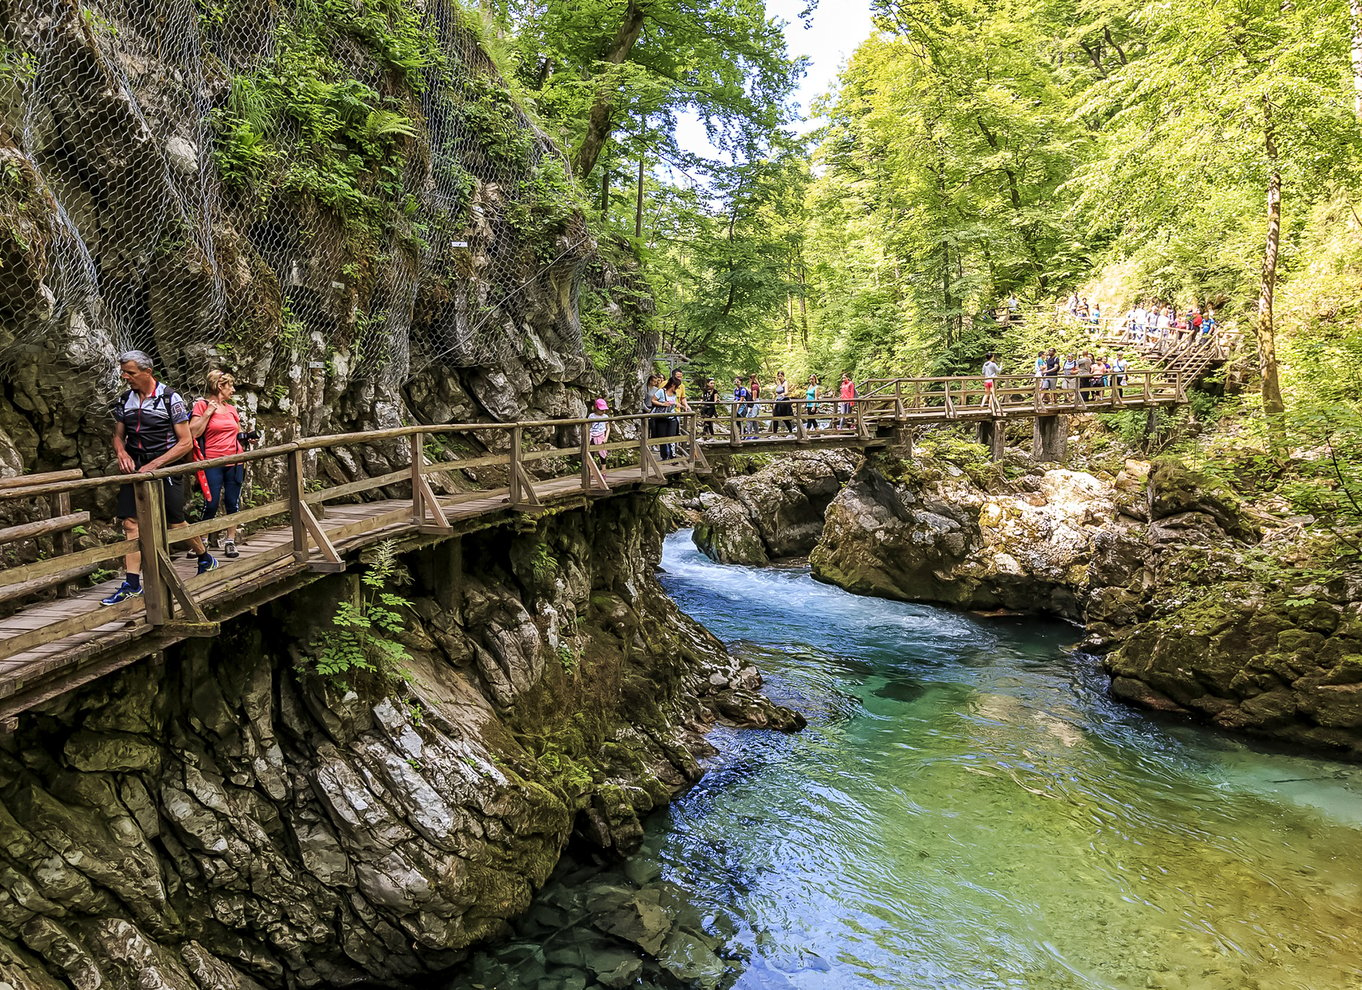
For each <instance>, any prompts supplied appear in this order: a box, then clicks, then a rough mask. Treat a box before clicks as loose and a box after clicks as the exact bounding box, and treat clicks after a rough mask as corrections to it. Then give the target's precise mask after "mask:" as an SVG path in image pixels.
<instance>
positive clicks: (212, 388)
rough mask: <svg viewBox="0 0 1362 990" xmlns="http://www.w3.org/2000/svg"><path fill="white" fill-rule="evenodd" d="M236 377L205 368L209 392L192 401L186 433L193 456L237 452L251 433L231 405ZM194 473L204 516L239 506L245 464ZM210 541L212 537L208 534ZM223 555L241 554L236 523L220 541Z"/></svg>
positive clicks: (214, 455)
mask: <svg viewBox="0 0 1362 990" xmlns="http://www.w3.org/2000/svg"><path fill="white" fill-rule="evenodd" d="M235 392H236V379H235V378H233V377H232V376H231V375H229V374H227V372H225V371H210V372H208V394H207V396H206V397H204V398H202V399H199V400H198V401H197V402H195V403H194V408H193V410H191V412H190V419H189V434H190V436H192V437H193V438H194V455H195V460H204V461H209V460H212V459H213V458H215V457H227V456H228V455H230V454H240V453H243V452H244V451H245V449H246V444H247V443H248V442H249V439H250V435H249V434H247V433H245V432H244V431H243V430H242V429H241V414H240V413H238V412H237V408H236V406H234V405H232V395H233V393H235ZM195 477H196V478H197V479H198V481H199V487H200V488H201V489H202V491H203V518H204V519H212V518H214V517H215V516H216V515H217V514H218V508H219V507H223V508H225V509H226V513H227V515H232V514H233V513H235V512H236V511H237V509H238V508H239V507H240V501H241V487H242V485H243V484H244V483H245V481H246V465H245V464H228V465H224V466H222V467H210V468H204V469H203V470H202V471H200V472H199V473H198V474H197V475H195ZM210 542H211V538H210ZM222 552H223V556H226V557H237V556H240V555H239V554H238V553H237V549H236V527H235V526H229V527H228V528H227V531H226V535H225V538H224V539H223V543H222Z"/></svg>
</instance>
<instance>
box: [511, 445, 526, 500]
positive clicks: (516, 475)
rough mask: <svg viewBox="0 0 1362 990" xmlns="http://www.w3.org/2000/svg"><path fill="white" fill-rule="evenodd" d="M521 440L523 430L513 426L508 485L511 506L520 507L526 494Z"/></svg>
mask: <svg viewBox="0 0 1362 990" xmlns="http://www.w3.org/2000/svg"><path fill="white" fill-rule="evenodd" d="M521 440H522V438H521V430H520V427H519V426H513V427H512V428H511V452H510V454H509V455H508V461H509V464H508V466H509V470H508V472H507V474H508V481H509V484H508V486H507V487H508V488H509V489H510V497H511V504H512V505H519V504H520V503H521V502H523V501H524V500H525V493H524V491H523V490H522V489H523V487H524V486H523V485H522V484H521V482H520V445H521Z"/></svg>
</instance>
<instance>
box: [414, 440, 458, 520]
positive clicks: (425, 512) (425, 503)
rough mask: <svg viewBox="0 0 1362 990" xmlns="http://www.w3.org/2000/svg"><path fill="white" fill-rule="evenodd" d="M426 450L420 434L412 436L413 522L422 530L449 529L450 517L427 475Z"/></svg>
mask: <svg viewBox="0 0 1362 990" xmlns="http://www.w3.org/2000/svg"><path fill="white" fill-rule="evenodd" d="M425 469H426V452H425V449H424V445H423V442H422V438H421V437H420V436H415V435H414V436H412V438H411V507H412V512H411V514H412V522H413V523H415V524H416V526H417V527H418V528H419V529H420V530H421V531H422V532H429V531H431V530H435V531H437V532H438V531H440V530H449V529H452V528H453V527H452V526H450V524H449V518H448V517H447V516H446V515H445V511H444V509H442V508H440V500H439V498H438V497H436V495H435V489H433V488H431V487H430V479H429V478H427V477H426V470H425Z"/></svg>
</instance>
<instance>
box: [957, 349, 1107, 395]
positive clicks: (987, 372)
mask: <svg viewBox="0 0 1362 990" xmlns="http://www.w3.org/2000/svg"><path fill="white" fill-rule="evenodd" d="M1129 372H1130V363H1129V362H1128V361H1127V360H1126V359H1125V354H1124V352H1120V351H1118V352H1117V353H1116V354H1114V355H1107V354H1104V353H1101V352H1098V353H1096V354H1094V353H1093V352H1092V351H1090V350H1088V351H1068V352H1065V353H1063V354H1061V353H1060V352H1059V351H1057V350H1056V349H1055V348H1053V347H1051V348H1048V349H1042V350H1040V351H1037V352H1036V357H1035V360H1033V361H1032V362H1031V367H1030V369H1028V371H1027V372H1025V374H1027V375H1029V376H1030V377H1032V378H1033V379H1034V380H1035V387H1036V388H1037V389H1038V390H1039V391H1040V393H1041V402H1043V403H1045V404H1055V403H1067V402H1071V401H1072V399H1066V398H1064V397H1063V395H1062V393H1063V392H1064V391H1065V390H1068V391H1069V392H1073V391H1075V390H1076V391H1077V392H1078V394H1079V395H1081V396H1082V398H1083V400H1084V401H1085V402H1087V401H1091V399H1092V398H1093V395H1094V394H1095V393H1096V392H1097V391H1098V390H1099V389H1105V388H1111V387H1116V388H1124V387H1125V385H1126V384H1127V382H1128V380H1129ZM981 375H982V377H983V380H984V397H983V400H982V403H981V404H982V405H988V403H989V401H990V398H991V397H992V396H993V394H994V391H995V387H996V379H998V378H1001V377H1002V376H1003V369H1002V365H1000V364H999V363H998V356H997V355H996V354H993V353H990V354H989V355H988V356H987V357H985V358H984V366H983V369H982V371H981Z"/></svg>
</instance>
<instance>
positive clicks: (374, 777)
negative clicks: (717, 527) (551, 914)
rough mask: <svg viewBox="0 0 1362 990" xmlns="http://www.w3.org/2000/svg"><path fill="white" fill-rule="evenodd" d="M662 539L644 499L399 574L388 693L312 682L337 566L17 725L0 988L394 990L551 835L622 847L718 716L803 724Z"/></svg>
mask: <svg viewBox="0 0 1362 990" xmlns="http://www.w3.org/2000/svg"><path fill="white" fill-rule="evenodd" d="M662 519H663V513H662V512H661V510H660V506H659V503H658V502H657V500H656V498H655V497H653V496H652V495H648V494H643V495H637V496H631V497H623V498H615V499H611V500H607V501H603V502H597V503H595V504H594V505H593V506H592V507H591V508H590V509H589V510H586V509H583V510H576V511H569V512H563V513H561V514H558V515H553V516H550V517H547V518H545V519H542V520H540V522H539V523H538V524H537V526H526V527H524V528H523V529H522V530H520V531H518V532H515V533H511V532H510V531H509V530H508V529H506V528H502V529H497V530H489V531H486V532H483V533H479V534H473V535H470V536H465V537H463V538H462V539H461V540H458V541H452V542H448V543H445V544H439V545H436V546H435V547H432V548H428V549H425V550H420V551H417V552H414V553H410V554H408V555H407V556H406V557H404V558H403V560H402V563H403V564H404V566H405V567H406V568H407V569H408V570H409V571H410V574H411V577H412V581H411V583H410V584H403V583H402V581H401V579H400V577H399V576H394V577H393V579H392V580H390V581H389V582H388V584H387V586H386V590H389V591H395V592H397V593H399V594H401V595H403V596H404V597H405V598H407V599H408V600H409V601H410V603H411V604H410V606H409V607H402V608H401V609H400V612H401V614H402V615H403V616H404V617H405V629H404V630H403V631H402V632H400V633H398V634H397V638H398V639H399V640H400V641H401V643H402V644H403V645H404V648H405V650H406V652H407V653H408V654H409V658H408V659H406V660H404V661H403V664H402V666H403V668H404V670H403V678H402V680H400V681H393V682H388V681H386V680H384V679H382V678H378V679H375V678H374V677H372V676H371V677H367V678H366V677H362V676H356V674H355V673H351V674H350V675H347V676H346V677H341V678H338V677H335V676H332V677H327V676H322V675H320V674H317V673H316V672H315V670H316V668H315V664H316V661H317V659H318V654H319V651H320V650H323V649H324V646H323V645H319V643H318V641H317V640H316V637H317V635H318V634H319V633H320V632H324V631H325V630H326V629H328V628H329V627H330V620H331V617H332V616H333V615H334V614H335V612H336V609H337V605H338V603H339V602H341V601H352V602H353V601H356V600H358V598H357V596H361V595H363V594H364V593H366V592H365V591H364V589H363V586H361V585H359V584H358V583H357V580H356V578H355V577H354V576H353V575H338V576H331V577H327V578H324V579H321V580H320V581H319V582H318V583H316V584H314V585H311V586H309V587H308V588H306V589H304V590H303V591H301V592H298V593H297V594H295V595H293V596H292V597H290V598H286V599H283V600H281V601H279V602H277V603H276V604H274V605H272V606H270V607H268V608H266V609H263V610H262V611H261V612H260V614H259V615H258V616H255V617H251V616H247V617H243V618H242V619H240V620H237V621H235V622H233V623H231V624H230V625H229V626H228V627H226V628H225V629H224V633H223V635H221V636H220V637H218V638H216V639H213V640H208V641H197V642H192V643H188V644H185V645H184V646H182V647H178V648H175V649H172V650H170V651H168V652H167V653H166V654H165V655H164V656H163V657H162V658H160V659H158V660H156V661H154V662H153V661H144V662H141V663H138V664H135V665H134V666H132V667H130V668H127V669H125V670H124V671H123V672H122V673H119V674H117V675H113V676H110V677H106V678H104V679H103V680H100V681H97V682H95V683H94V684H92V685H90V686H89V687H87V688H85V689H83V690H81V691H80V692H78V693H76V694H73V695H70V696H68V697H66V698H64V699H62V700H61V701H60V702H57V703H53V704H51V705H50V706H48V707H47V708H46V709H44V710H41V711H31V712H29V713H27V714H25V715H23V716H22V717H21V718H20V720H19V725H18V728H17V729H16V731H14V732H13V733H9V734H7V735H5V736H4V737H3V738H2V739H0V974H3V977H2V978H0V983H7V984H8V985H9V986H12V987H15V988H20V990H55V988H68V987H78V988H95V987H107V988H114V987H132V986H157V987H163V988H168V990H169V988H173V990H225V988H248V987H249V988H254V987H283V986H315V985H330V986H343V985H349V984H352V983H358V982H364V981H368V983H369V985H381V986H385V987H401V986H405V985H408V983H410V982H412V981H414V980H417V979H419V978H420V977H421V975H422V974H429V973H431V972H435V971H439V970H440V969H441V968H443V967H447V966H449V965H452V964H453V963H455V962H457V961H458V960H459V959H460V958H461V957H462V950H463V949H464V948H465V947H466V946H469V945H471V944H473V943H474V942H476V941H478V940H481V939H486V938H489V937H493V936H495V935H497V934H498V933H499V932H501V931H502V930H503V925H504V922H505V919H507V918H508V917H511V916H513V915H515V914H517V913H519V912H520V911H523V910H524V909H525V908H526V907H527V906H528V904H529V900H530V897H531V894H532V893H533V891H534V890H535V889H536V887H537V886H538V885H539V884H541V883H542V882H543V881H544V879H545V878H546V877H547V876H548V874H549V872H550V871H551V870H552V869H553V867H554V866H555V865H556V863H557V862H558V858H559V855H560V853H561V851H562V850H563V848H564V845H565V844H566V843H567V841H568V840H569V838H571V837H574V836H575V837H576V838H578V839H580V840H582V841H584V842H586V843H588V844H589V845H591V846H594V847H596V848H600V849H605V850H613V851H625V852H627V851H629V850H630V849H632V848H633V847H634V846H635V844H636V843H637V842H638V841H639V839H640V838H641V836H642V828H641V824H640V822H641V818H642V816H643V815H645V814H647V812H649V811H650V810H651V809H652V808H654V807H656V806H658V805H659V804H661V803H664V802H666V801H667V800H668V799H669V798H670V797H672V796H673V795H674V794H675V793H677V792H678V791H679V790H681V789H682V788H684V787H686V786H688V784H689V783H690V782H692V781H693V780H695V779H696V778H697V776H698V775H699V773H700V769H699V763H698V759H699V758H700V757H701V756H703V755H704V754H705V752H706V751H707V746H706V744H705V742H704V740H703V733H704V731H705V730H706V728H707V727H708V726H710V725H711V724H713V722H714V721H715V720H720V719H721V720H724V721H726V722H728V723H730V724H741V725H748V726H762V727H775V728H780V729H792V728H795V727H797V725H799V724H800V720H799V718H798V716H796V715H793V714H792V713H790V712H788V711H785V710H783V709H778V708H776V707H774V706H772V705H771V704H770V703H769V702H766V701H765V700H764V699H763V698H761V697H760V696H759V695H758V694H756V693H755V692H756V689H757V688H758V687H759V685H760V678H759V676H758V674H757V672H756V670H755V669H754V668H751V667H747V666H740V665H739V664H737V663H736V662H735V661H734V660H733V659H732V658H731V657H729V656H728V654H727V653H726V652H725V651H724V649H723V648H722V646H721V645H720V644H719V643H718V642H717V641H716V640H714V638H713V637H712V636H710V635H709V634H708V633H706V632H705V631H704V630H703V629H702V628H701V627H699V626H698V625H696V624H695V623H693V622H692V621H690V620H689V619H687V618H686V617H685V616H684V615H682V614H681V613H680V612H679V611H678V610H677V608H676V606H675V605H674V604H672V602H671V601H670V599H668V598H667V597H666V595H665V593H664V592H663V591H662V589H661V587H660V586H659V585H658V583H657V581H656V578H655V576H654V569H655V567H656V565H657V561H658V557H659V553H660V546H661V538H662V535H663V522H662ZM460 562H462V564H460ZM451 575H453V576H456V577H457V580H451Z"/></svg>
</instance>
